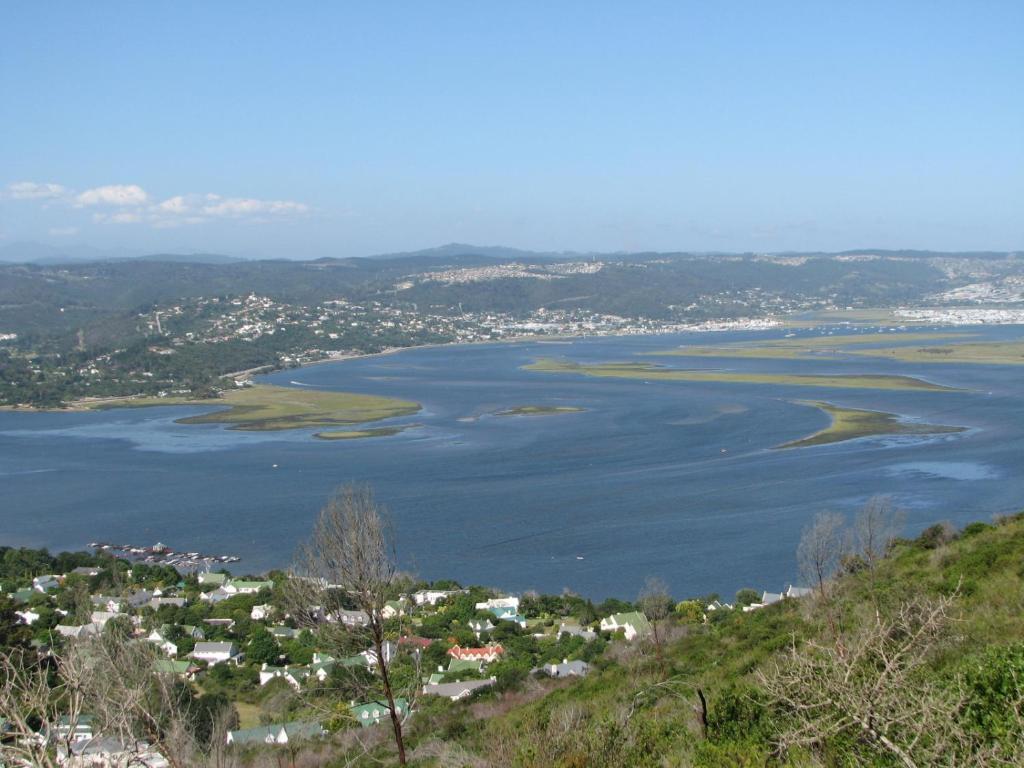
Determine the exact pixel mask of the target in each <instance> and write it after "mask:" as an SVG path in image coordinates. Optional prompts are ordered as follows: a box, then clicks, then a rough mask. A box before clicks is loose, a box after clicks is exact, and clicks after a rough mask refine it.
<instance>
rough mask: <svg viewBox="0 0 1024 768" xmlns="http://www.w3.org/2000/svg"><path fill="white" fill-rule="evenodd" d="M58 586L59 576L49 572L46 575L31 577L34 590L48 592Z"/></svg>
mask: <svg viewBox="0 0 1024 768" xmlns="http://www.w3.org/2000/svg"><path fill="white" fill-rule="evenodd" d="M59 586H60V576H56V575H54V574H49V575H46V576H36V577H35V578H34V579H32V589H34V590H35V591H36V592H44V593H45V592H50V591H51V590H54V589H56V588H57V587H59Z"/></svg>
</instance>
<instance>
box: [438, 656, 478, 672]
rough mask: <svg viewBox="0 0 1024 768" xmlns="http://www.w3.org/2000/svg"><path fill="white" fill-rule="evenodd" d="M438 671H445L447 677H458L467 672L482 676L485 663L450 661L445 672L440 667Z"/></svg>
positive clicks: (461, 660) (471, 660) (468, 660)
mask: <svg viewBox="0 0 1024 768" xmlns="http://www.w3.org/2000/svg"><path fill="white" fill-rule="evenodd" d="M437 671H438V672H442V671H443V672H444V674H446V675H458V674H462V673H465V672H475V673H476V674H480V673H481V672H483V671H484V663H483V662H482V661H480V660H479V659H449V660H448V669H446V670H443V669H442V668H441V667H438V668H437Z"/></svg>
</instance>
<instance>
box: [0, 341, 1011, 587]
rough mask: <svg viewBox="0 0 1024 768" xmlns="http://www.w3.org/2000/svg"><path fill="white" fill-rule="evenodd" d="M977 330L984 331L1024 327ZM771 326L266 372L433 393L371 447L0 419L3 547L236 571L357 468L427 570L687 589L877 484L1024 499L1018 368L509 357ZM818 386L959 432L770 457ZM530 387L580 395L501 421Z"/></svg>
mask: <svg viewBox="0 0 1024 768" xmlns="http://www.w3.org/2000/svg"><path fill="white" fill-rule="evenodd" d="M971 330H972V331H974V332H977V333H982V334H984V335H985V336H986V337H988V338H1019V337H1020V336H1021V335H1022V332H1024V329H1022V328H1021V327H1006V328H996V329H971ZM837 332H838V331H837ZM778 335H780V334H777V333H776V334H772V333H760V334H716V335H711V336H709V335H706V334H704V335H699V336H698V335H680V336H659V337H631V338H614V339H583V340H577V341H574V342H572V343H565V344H545V343H537V342H531V343H514V344H496V345H476V346H460V347H443V348H435V349H419V350H410V351H407V352H403V353H399V354H394V355H387V356H381V357H373V358H363V359H358V360H351V361H346V362H341V363H331V364H325V365H318V366H312V367H308V368H304V369H301V370H292V371H283V372H280V373H277V374H274V375H271V376H268V377H265V379H266V380H267V381H270V382H273V383H276V384H283V385H288V384H289V383H290V382H297V383H299V384H302V385H312V386H316V387H321V388H328V389H338V390H346V391H356V392H367V393H379V394H385V395H394V396H398V397H402V398H407V399H412V400H416V401H418V402H421V403H422V404H423V410H422V411H421V412H420V413H418V414H416V415H414V416H410V417H405V418H402V419H396V420H394V422H392V423H397V424H415V425H418V426H416V427H415V428H413V429H409V430H407V431H406V432H404V433H402V434H400V435H396V436H393V437H386V438H376V439H368V440H355V441H340V442H327V441H320V440H314V439H312V437H311V433H312V431H313V430H303V431H292V432H278V433H245V432H233V431H230V430H228V429H226V428H224V427H222V426H220V425H203V426H195V425H181V424H176V423H175V419H178V418H181V417H182V416H185V415H190V414H195V413H200V412H203V411H204V409H201V408H191V407H187V408H186V407H166V408H155V409H141V410H122V411H117V410H115V411H106V412H98V413H68V414H34V413H10V412H8V413H0V524H2V533H0V544H6V545H32V546H40V545H45V546H48V547H50V548H52V549H80V548H83V547H84V546H85V545H86V544H87V543H88V542H90V541H93V540H96V539H102V540H114V541H126V542H131V543H151V542H153V541H156V540H161V541H164V542H166V543H168V544H170V545H171V546H174V547H178V548H183V549H188V550H196V549H198V550H203V551H212V552H217V553H230V554H238V555H241V556H242V557H243V558H244V559H243V561H242V563H239V564H238V566H237V569H238V570H240V571H253V572H258V571H262V570H265V569H267V568H271V567H275V566H282V565H285V564H287V562H288V561H289V559H290V557H291V553H292V551H293V548H294V545H295V543H296V542H297V541H298V539H299V538H300V537H302V536H304V535H305V534H306V533H307V532H308V531H309V529H310V526H311V523H312V520H313V518H314V516H315V514H316V512H317V510H318V509H319V508H320V507H321V506H322V505H323V503H324V501H325V499H326V498H327V496H328V495H329V494H330V492H331V490H332V489H333V488H335V487H337V486H338V485H340V484H342V483H345V482H348V481H353V480H354V481H360V482H367V483H370V484H372V485H373V487H374V488H375V489H376V492H377V494H378V497H379V498H380V500H381V501H383V502H384V503H385V504H386V505H387V506H388V507H389V508H390V509H391V511H392V514H393V517H394V520H395V525H396V529H397V531H398V537H399V557H400V559H401V561H402V565H403V567H405V568H406V569H408V570H411V571H414V572H416V573H418V574H419V575H421V576H423V577H425V578H455V579H459V580H460V581H463V582H466V583H482V584H487V585H493V586H497V587H502V588H506V589H511V590H526V589H538V590H544V591H559V590H561V589H562V588H563V587H569V588H571V589H573V590H575V591H578V592H581V593H583V594H586V595H590V596H594V597H603V596H609V595H615V596H620V597H626V598H631V597H635V596H636V593H637V591H638V590H639V589H640V588H641V587H642V585H643V583H644V581H645V580H646V578H647V577H648V576H659V577H661V578H663V579H664V580H665V581H666V582H667V583H668V584H669V586H670V587H671V588H672V590H673V592H674V593H675V594H676V595H677V596H680V597H682V596H686V595H696V594H703V593H707V592H709V591H717V592H720V593H721V594H723V595H732V594H733V593H734V592H735V591H736V590H737V589H738V588H740V587H744V586H752V587H755V588H766V589H772V590H777V589H779V588H781V587H783V586H785V584H786V583H788V582H790V581H795V580H796V579H797V576H796V564H795V557H794V552H795V548H796V545H797V542H798V540H799V538H800V533H801V530H802V529H803V527H804V526H805V525H806V524H807V523H808V521H809V520H810V519H811V518H812V517H813V515H814V513H815V512H817V511H819V510H824V509H829V510H838V511H840V512H844V513H847V514H850V515H852V514H853V513H854V511H855V510H856V509H857V508H858V507H859V506H861V505H862V504H863V503H864V502H865V501H866V500H867V499H868V498H869V497H870V496H872V495H874V494H887V495H890V496H892V498H893V500H894V501H895V502H896V504H898V505H899V506H901V507H902V508H904V509H905V510H906V512H907V533H913V532H915V531H917V530H920V529H921V528H923V527H925V526H926V525H929V524H931V523H933V522H935V521H937V520H950V521H952V522H954V523H957V524H962V523H966V522H969V521H972V520H977V519H981V520H985V519H988V518H989V517H990V516H991V515H992V514H994V513H1003V512H1008V511H1014V510H1017V509H1020V508H1024V493H1022V491H1024V472H1021V469H1022V464H1024V450H1022V449H1024V401H1022V398H1021V394H1022V388H1021V376H1022V374H1024V368H1019V367H1011V366H1002V367H1000V366H959V365H932V366H923V365H922V366H914V365H907V364H900V363H897V362H893V361H882V362H879V361H865V360H862V359H856V358H851V359H849V360H841V361H824V362H823V361H807V362H800V363H793V362H791V361H754V360H749V361H743V360H713V359H696V358H658V359H652V358H640V359H643V360H648V361H656V362H662V363H665V364H666V365H670V366H678V367H688V368H696V367H704V368H716V367H717V368H729V369H734V370H761V371H786V370H793V369H794V368H796V369H798V370H800V371H801V372H808V373H811V372H813V373H819V372H820V373H858V372H876V373H900V374H908V375H917V376H921V377H923V378H927V379H929V380H931V381H936V382H940V383H943V384H948V385H951V386H955V387H959V388H962V390H963V391H958V392H885V391H871V390H843V389H812V388H805V387H799V388H797V387H774V386H763V385H737V384H707V385H704V384H693V383H680V382H659V383H656V382H646V381H643V380H614V379H593V378H585V377H579V376H574V375H561V374H559V375H552V374H540V373H530V372H527V371H522V370H520V366H522V365H523V364H525V363H528V362H530V361H532V360H534V359H536V358H537V357H567V358H570V359H574V360H579V361H599V360H631V359H634V360H635V359H637V358H635V355H636V354H637V353H640V352H644V351H651V350H661V349H666V348H669V347H672V346H675V345H678V344H682V343H709V342H719V341H725V340H736V339H747V338H758V337H770V336H778ZM815 398H816V399H823V400H828V401H830V402H833V403H836V404H838V405H844V406H851V407H858V408H872V409H879V410H885V411H891V412H895V413H900V414H904V415H907V416H909V417H915V418H920V419H922V420H924V421H931V422H934V423H942V424H953V425H962V426H965V427H968V428H969V429H968V431H967V432H964V433H960V434H954V435H941V436H935V437H923V438H921V437H895V438H893V437H890V438H878V439H862V440H857V441H851V442H847V443H842V444H835V445H828V446H817V447H811V448H802V449H798V450H786V451H777V450H772V447H773V446H775V445H778V444H780V443H784V442H786V441H789V440H793V439H795V438H799V437H802V436H804V435H807V434H810V433H812V432H814V431H816V430H818V429H820V428H822V427H824V426H825V425H826V423H827V421H828V419H827V417H826V416H825V415H824V414H822V413H821V412H819V411H817V410H816V409H813V408H808V407H806V406H801V405H798V404H795V403H794V402H792V401H793V400H798V399H815ZM524 404H540V405H572V406H579V407H583V408H585V409H586V411H585V412H583V413H575V414H566V415H558V416H533V417H530V416H522V417H497V416H494V415H492V414H493V413H494V412H495V411H498V410H501V409H505V408H510V407H515V406H517V405H524ZM274 465H277V466H276V467H275V466H274Z"/></svg>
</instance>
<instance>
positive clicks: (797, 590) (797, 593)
mask: <svg viewBox="0 0 1024 768" xmlns="http://www.w3.org/2000/svg"><path fill="white" fill-rule="evenodd" d="M813 591H814V590H811V589H808V588H807V587H794V586H793V585H792V584H790V585H789V586H788V587H786V591H785V592H783V593H782V596H783V597H785V598H787V599H790V598H792V599H799V598H801V597H808V596H809V595H810V594H811V593H812V592H813Z"/></svg>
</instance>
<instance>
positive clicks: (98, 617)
mask: <svg viewBox="0 0 1024 768" xmlns="http://www.w3.org/2000/svg"><path fill="white" fill-rule="evenodd" d="M121 617H123V618H126V619H127V618H128V617H127V616H126V615H125V614H123V613H118V612H117V611H93V612H92V613H90V614H89V619H90V621H92V623H93V624H96V625H98V626H100V627H105V626H107V622H108V621H110V620H111V619H117V618H121Z"/></svg>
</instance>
